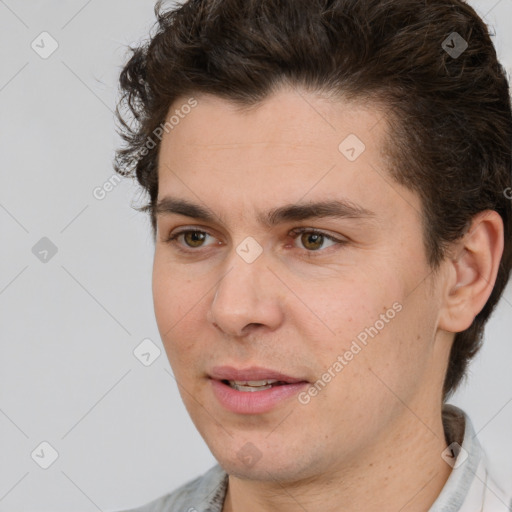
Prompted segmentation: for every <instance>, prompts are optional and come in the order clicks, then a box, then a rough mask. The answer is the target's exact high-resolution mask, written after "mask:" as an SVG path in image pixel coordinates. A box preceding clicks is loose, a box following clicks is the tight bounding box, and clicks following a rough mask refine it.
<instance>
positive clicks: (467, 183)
mask: <svg viewBox="0 0 512 512" xmlns="http://www.w3.org/2000/svg"><path fill="white" fill-rule="evenodd" d="M154 10H155V16H156V19H157V21H156V23H155V27H154V28H155V30H154V33H153V34H152V35H151V36H150V37H149V39H148V40H146V41H144V42H142V43H140V44H139V45H138V46H135V47H130V48H129V51H130V55H129V56H128V58H127V63H126V65H125V66H124V68H123V70H122V72H121V74H120V79H119V85H120V92H121V96H120V99H119V102H118V105H117V109H116V119H117V120H118V121H119V124H118V132H119V134H120V135H121V137H122V138H123V140H124V142H125V144H124V146H123V147H122V148H119V149H118V150H117V151H116V156H115V160H114V168H115V170H116V171H117V172H118V173H120V174H122V175H123V176H130V177H132V178H134V179H135V178H136V179H137V181H138V183H139V184H140V186H141V187H142V189H143V192H145V193H147V195H148V196H149V201H148V203H147V204H146V205H145V206H143V207H141V208H137V209H138V210H139V211H144V212H149V214H150V219H151V225H152V228H153V237H155V236H156V219H155V215H154V211H153V209H154V206H155V205H156V200H157V196H158V172H157V167H158V153H159V147H160V140H161V136H160V137H159V136H158V135H159V134H161V133H162V129H161V127H162V126H163V125H164V124H165V123H166V116H167V115H168V113H169V108H170V106H171V104H173V102H174V101H175V100H176V99H178V98H179V97H183V96H187V95H188V96H190V95H193V94H201V93H209V94H214V95H217V96H219V97H222V98H224V99H228V100H231V101H232V102H234V103H236V104H238V105H240V106H251V105H257V104H258V103H259V102H262V101H263V100H264V99H265V98H266V97H268V96H269V95H270V94H271V93H272V92H273V91H274V90H276V88H277V87H279V86H280V85H282V84H283V83H290V84H292V85H294V86H300V87H303V88H304V89H306V90H310V91H318V92H327V93H330V94H332V95H333V96H335V97H336V95H338V94H339V95H340V96H343V97H349V98H354V99H362V100H364V101H366V100H374V101H375V102H378V103H379V104H381V105H384V107H385V109H386V112H387V116H386V121H387V122H388V125H389V134H388V138H387V143H386V151H387V154H388V155H389V162H388V167H389V173H390V175H391V177H392V178H393V179H394V180H395V181H396V182H397V183H400V184H402V185H404V186H406V187H407V188H409V189H410V190H412V191H414V192H416V193H417V194H418V195H419V196H420V198H421V200H422V218H423V239H424V245H425V251H426V255H427V257H428V261H429V264H430V266H431V268H432V269H433V270H436V269H437V268H439V264H440V263H441V261H442V260H443V258H444V257H445V256H446V250H447V248H448V247H449V245H450V243H451V242H454V241H456V240H458V239H459V238H460V237H462V236H463V235H464V234H465V233H466V232H467V230H468V228H469V226H470V223H471V220H472V217H473V216H474V215H475V214H477V213H478V212H481V211H484V210H487V209H490V210H495V211H497V212H498V213H499V214H500V215H501V217H502V219H503V223H504V226H505V248H504V254H503V256H502V259H501V262H500V266H499V270H498V275H497V279H496V283H495V285H494V288H493V290H492V293H491V295H490V297H489V299H488V301H487V303H486V304H485V306H484V307H483V309H482V311H480V313H479V314H478V315H477V316H476V317H475V319H474V321H473V323H472V325H471V326H470V327H469V328H468V329H467V330H465V331H463V332H459V333H456V334H455V339H454V343H453V346H452V349H451V353H450V359H449V364H448V370H447V373H446V377H445V382H444V390H443V400H444V401H446V399H447V398H448V397H449V396H450V395H451V394H452V393H453V392H454V390H455V389H456V388H457V386H458V385H459V384H460V382H461V380H462V379H463V377H464V375H465V373H466V369H467V365H468V362H469V361H470V360H471V358H472V357H473V356H474V355H475V354H476V353H477V351H478V350H479V348H480V347H481V344H482V339H483V329H484V325H485V323H486V322H487V320H488V318H489V316H490V315H491V313H492V311H493V309H494V307H495V306H496V304H497V302H498V300H499V298H500V296H501V295H502V292H503V290H504V288H505V286H506V284H507V281H508V278H509V275H510V270H511V266H512V222H511V221H512V201H511V200H510V199H508V198H507V196H508V195H509V194H507V192H506V191H507V190H510V191H512V189H510V188H509V187H512V173H511V170H512V163H511V153H512V113H511V104H510V94H509V84H508V80H507V77H506V74H505V71H504V68H503V67H502V66H501V64H500V63H499V62H498V60H497V56H496V50H495V48H494V46H493V43H492V40H491V37H490V34H489V30H488V28H487V26H486V25H485V23H484V22H483V21H482V19H480V18H479V16H478V15H477V14H476V12H475V11H474V10H473V9H472V8H471V7H470V6H469V5H468V4H466V3H465V2H463V1H461V0H428V1H427V0H189V1H188V2H186V3H184V4H182V5H178V6H173V7H172V8H171V9H167V10H165V9H164V8H163V1H162V0H160V1H158V2H157V3H156V5H155V8H154ZM455 32H456V33H457V35H454V34H453V33H455ZM459 36H460V38H462V39H463V40H464V41H466V42H467V45H468V46H467V48H466V49H465V50H464V51H463V52H462V54H461V55H454V54H453V53H452V54H450V53H449V52H448V49H449V48H450V47H451V48H453V47H454V46H455V41H456V40H455V39H454V37H459ZM460 38H459V39H458V41H462V39H460ZM457 44H458V43H457ZM159 127H160V131H159ZM155 134H157V136H156V137H155ZM149 140H152V144H151V147H153V146H155V147H154V149H151V150H148V141H149Z"/></svg>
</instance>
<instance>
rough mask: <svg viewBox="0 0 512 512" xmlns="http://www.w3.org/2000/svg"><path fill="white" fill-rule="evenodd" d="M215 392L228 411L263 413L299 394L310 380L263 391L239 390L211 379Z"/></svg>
mask: <svg viewBox="0 0 512 512" xmlns="http://www.w3.org/2000/svg"><path fill="white" fill-rule="evenodd" d="M210 381H211V383H212V386H213V393H214V394H215V396H216V398H217V400H218V401H219V402H220V403H221V405H222V406H223V407H224V408H225V409H227V410H228V411H231V412H235V413H238V414H261V413H264V412H268V411H270V410H272V409H273V408H274V407H275V406H276V405H278V404H279V403H281V402H283V401H284V400H286V399H288V398H290V397H292V396H295V395H297V394H298V393H299V392H300V391H301V390H302V389H304V387H306V386H308V385H309V383H308V382H297V383H296V384H283V385H282V386H273V387H271V388H269V389H264V390H262V391H238V390H236V389H233V388H232V387H231V386H230V385H229V384H224V382H221V381H219V380H214V379H210Z"/></svg>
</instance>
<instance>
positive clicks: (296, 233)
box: [164, 228, 348, 256]
mask: <svg viewBox="0 0 512 512" xmlns="http://www.w3.org/2000/svg"><path fill="white" fill-rule="evenodd" d="M187 233H204V234H206V235H208V236H211V237H213V235H211V234H210V233H208V232H207V231H203V230H200V229H184V230H183V231H179V232H177V233H174V234H173V235H169V236H168V237H167V238H166V239H165V240H164V243H166V244H169V245H175V246H176V248H177V250H178V251H180V252H182V253H185V254H192V253H197V252H199V249H201V248H200V247H199V248H198V249H193V248H189V249H184V248H183V247H182V246H180V244H178V243H177V238H178V237H179V236H181V235H184V234H187ZM290 233H292V234H293V235H292V238H293V240H296V239H297V238H299V236H300V235H302V234H304V233H308V234H311V235H321V236H323V237H324V238H326V239H327V240H330V241H331V242H335V243H336V244H337V245H339V246H343V245H346V244H347V243H348V242H347V240H341V239H339V238H336V237H334V236H332V235H328V234H327V233H325V232H324V231H321V230H318V229H315V228H295V229H292V230H291V231H290ZM331 247H334V246H331ZM327 249H329V247H328V248H327ZM327 249H324V250H322V249H318V250H308V249H304V250H305V251H306V253H307V255H308V256H315V255H316V254H317V253H320V254H322V253H324V254H325V250H327Z"/></svg>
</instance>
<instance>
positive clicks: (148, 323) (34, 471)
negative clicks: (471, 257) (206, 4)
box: [0, 0, 512, 512]
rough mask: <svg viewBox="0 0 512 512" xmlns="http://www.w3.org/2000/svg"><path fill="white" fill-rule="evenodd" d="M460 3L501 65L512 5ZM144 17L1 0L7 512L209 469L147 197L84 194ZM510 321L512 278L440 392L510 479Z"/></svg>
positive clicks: (137, 500)
mask: <svg viewBox="0 0 512 512" xmlns="http://www.w3.org/2000/svg"><path fill="white" fill-rule="evenodd" d="M471 3H472V5H474V6H475V7H476V8H477V10H478V11H479V13H480V14H481V15H482V16H485V19H486V21H487V22H488V23H489V24H490V25H491V26H492V27H494V30H495V32H496V45H497V48H498V51H499V54H500V57H501V59H502V61H503V62H504V64H505V65H506V66H507V69H508V70H509V75H510V71H511V69H512V67H511V66H512V1H511V0H501V1H496V0H489V1H487V0H481V1H474V2H471ZM153 21H154V17H153V2H152V1H142V0H129V1H128V0H123V1H122V0H108V1H103V2H101V1H99V0H89V1H86V0H71V1H66V2H62V1H60V2H58V1H56V0H54V1H50V0H45V1H44V0H39V1H36V0H32V1H27V0H5V1H1V0H0V39H1V44H0V52H1V59H0V63H1V66H0V109H1V110H0V111H1V116H0V155H1V160H0V172H1V185H2V186H1V188H0V229H1V232H0V233H1V248H2V250H1V251H0V265H1V270H0V322H1V323H0V325H1V331H0V332H1V344H0V348H1V353H0V443H1V452H0V458H1V463H0V511H9V512H17V511H24V512H27V511H52V512H64V511H65V512H69V511H70V510H73V511H84V512H85V511H95V510H102V511H113V510H118V509H123V508H129V507H133V506H136V505H140V504H142V503H146V502H148V501H150V500H153V499H155V498H156V497H158V496H160V495H162V494H164V493H167V492H169V491H170V490H172V489H174V488H176V487H177V486H179V485H181V484H182V483H184V482H186V481H187V480H190V479H191V478H193V477H195V476H197V475H199V474H201V473H203V472H205V471H206V470H207V469H208V468H209V467H211V466H212V465H213V464H214V463H215V460H214V458H213V456H212V455H211V454H210V452H209V450H208V448H207V447H206V445H205V443H204V442H203V440H202V438H201V437H200V436H199V434H198V433H197V431H196V429H195V427H194V425H193V424H192V422H191V420H190V419H189V417H188V415H187V413H186V410H185V408H184V406H183V405H182V403H181V399H180V397H179V394H178V391H177V386H176V383H175V381H174V378H173V375H172V371H171V369H170V366H169V363H168V361H167V358H166V357H165V352H164V351H163V347H162V345H161V342H160V339H159V335H158V330H157V326H156V322H155V319H154V314H153V303H152V296H151V266H152V255H153V245H152V242H151V237H150V229H149V221H148V220H147V218H146V217H145V216H144V215H143V214H139V213H137V212H135V211H134V210H133V209H132V208H131V207H130V205H137V204H141V202H142V199H143V198H142V197H141V196H140V194H139V192H138V187H137V186H136V185H135V184H134V183H132V182H131V180H124V181H123V182H122V183H121V184H118V185H117V186H115V187H114V188H113V190H111V191H110V192H109V193H108V194H106V197H105V198H104V199H103V200H98V199H96V198H95V197H94V195H93V190H94V189H95V188H96V187H101V186H102V185H103V184H104V183H105V182H106V181H107V180H109V179H110V178H111V177H112V175H113V174H114V173H113V170H112V168H111V161H112V158H113V154H114V149H115V147H117V145H118V144H119V138H118V137H117V135H115V133H114V122H113V116H112V110H113V108H114V105H115V101H116V97H117V83H116V80H117V76H118V73H119V71H120V69H121V66H122V64H123V62H124V61H125V58H126V50H125V48H126V46H127V45H129V44H133V43H135V42H136V41H139V40H140V39H142V38H146V37H147V35H148V33H149V30H150V28H151V26H152V24H153ZM44 31H46V32H48V33H49V34H50V35H51V37H52V38H53V39H54V40H56V41H57V43H58V49H57V50H56V51H55V52H54V53H53V54H52V55H51V56H49V57H48V58H47V59H43V58H41V57H40V55H39V54H38V53H36V51H34V50H33V49H32V47H31V43H32V41H34V40H35V41H36V44H39V48H40V51H43V50H44V51H47V50H48V49H50V48H51V41H50V39H48V36H40V34H41V33H42V32H44ZM44 37H46V39H44ZM42 38H43V42H41V39H42ZM43 46H44V48H43ZM43 237H47V238H48V239H50V240H51V242H52V243H53V244H54V245H55V246H56V248H57V253H56V254H55V255H54V256H53V257H52V256H51V252H50V253H49V254H48V256H47V257H46V258H47V262H46V263H44V262H42V261H40V259H39V258H38V257H36V255H35V254H34V253H33V250H32V248H33V247H34V246H35V245H36V244H37V243H38V242H39V241H40V240H41V238H43ZM43 243H44V242H43ZM43 249H44V248H43ZM39 250H42V249H41V248H39ZM40 257H42V255H41V256H40ZM511 328H512V289H511V287H510V285H509V287H508V289H507V292H506V294H505V297H504V298H503V299H502V301H501V302H500V305H499V307H498V309H497V311H496V313H495V314H494V316H493V318H492V320H491V322H490V323H489V324H488V328H487V334H486V343H485V346H484V348H483V350H482V351H481V353H480V355H479V356H478V357H477V359H476V360H475V362H474V363H473V364H472V366H471V371H470V378H469V381H468V384H467V385H466V386H465V387H464V388H463V389H462V390H461V391H460V392H458V393H457V395H456V396H455V397H454V398H453V399H452V400H451V403H454V404H456V405H458V406H460V407H462V408H463V409H465V410H466V411H467V412H468V413H469V415H470V416H471V417H472V419H473V422H474V425H475V428H476V430H477V432H479V434H478V438H479V439H480V441H481V443H482V444H483V445H484V447H485V449H486V451H487V453H488V455H489V458H490V459H491V460H492V461H493V465H494V468H495V474H496V476H497V479H498V481H499V482H501V483H502V484H503V485H505V486H507V487H512V464H511V463H510V460H511V458H512V436H511V433H512V403H511V402H512V372H511V371H510V365H511V361H512V345H511V343H510V330H511ZM147 338H149V339H151V340H152V341H153V343H154V344H155V345H156V347H158V348H160V349H161V351H162V352H161V355H160V357H158V358H157V359H156V360H155V361H154V362H153V363H152V364H151V365H150V366H145V365H143V364H142V363H141V362H140V360H139V359H137V358H136V357H135V356H134V353H133V351H134V349H135V348H136V347H137V346H138V345H139V344H140V343H141V342H142V340H144V339H147ZM43 441H46V442H48V443H50V445H51V446H53V447H54V449H55V450H56V451H57V452H58V454H59V456H58V458H57V460H56V461H55V462H54V463H53V464H52V465H51V466H50V467H49V468H48V469H42V468H41V467H40V466H39V465H38V464H37V463H36V460H38V461H40V463H43V462H44V460H43V459H45V457H48V454H49V452H48V450H47V449H46V451H44V446H43V452H41V447H40V443H41V442H43ZM34 450H35V455H34V456H32V455H31V454H33V452H34ZM38 450H39V451H38ZM37 453H39V459H38V456H37ZM42 453H44V456H42V455H41V454H42ZM46 460H48V459H46Z"/></svg>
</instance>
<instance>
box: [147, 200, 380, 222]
mask: <svg viewBox="0 0 512 512" xmlns="http://www.w3.org/2000/svg"><path fill="white" fill-rule="evenodd" d="M154 214H155V216H161V215H172V214H177V215H184V216H185V217H191V218H194V219H197V220H201V221H204V222H210V223H214V222H216V220H217V219H219V216H218V215H216V214H215V213H214V212H213V211H212V210H210V209H209V208H208V207H206V206H201V205H199V204H195V203H192V202H190V201H188V200H185V199H179V198H174V197H169V196H166V197H163V198H162V199H160V200H159V201H158V202H157V204H156V206H155V208H154ZM324 217H333V218H350V219H362V220H370V219H371V218H372V217H375V212H372V211H370V210H367V209H366V208H363V207H362V206H359V205H356V204H354V203H352V202H351V201H347V200H341V199H337V200H331V201H318V202H309V203H296V204H287V205H284V206H279V207H278V208H274V209H272V210H269V211H268V212H260V213H258V215H257V219H258V222H259V223H260V224H263V225H264V226H267V227H272V226H276V225H278V224H282V223H284V222H290V221H295V222H297V221H303V220H307V219H315V218H324Z"/></svg>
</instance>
